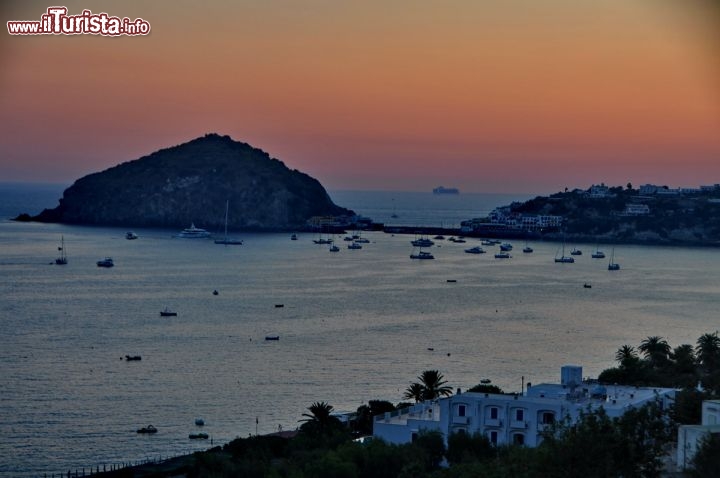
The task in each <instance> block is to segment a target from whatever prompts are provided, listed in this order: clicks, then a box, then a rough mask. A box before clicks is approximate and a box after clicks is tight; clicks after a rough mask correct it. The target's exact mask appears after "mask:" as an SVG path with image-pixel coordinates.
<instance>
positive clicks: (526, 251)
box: [523, 246, 533, 254]
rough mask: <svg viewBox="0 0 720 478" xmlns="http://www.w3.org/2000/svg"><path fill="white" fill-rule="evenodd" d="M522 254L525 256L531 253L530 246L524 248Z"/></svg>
mask: <svg viewBox="0 0 720 478" xmlns="http://www.w3.org/2000/svg"><path fill="white" fill-rule="evenodd" d="M523 252H524V253H525V254H530V253H531V252H533V248H532V247H530V246H525V247H523Z"/></svg>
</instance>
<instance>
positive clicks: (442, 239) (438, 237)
mask: <svg viewBox="0 0 720 478" xmlns="http://www.w3.org/2000/svg"><path fill="white" fill-rule="evenodd" d="M433 239H435V240H436V241H444V240H445V236H443V235H442V234H438V235H437V236H435V237H433Z"/></svg>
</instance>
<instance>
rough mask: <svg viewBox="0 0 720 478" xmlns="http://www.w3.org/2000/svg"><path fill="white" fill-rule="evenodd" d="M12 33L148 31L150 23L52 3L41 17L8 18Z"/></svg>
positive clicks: (109, 33) (118, 33) (121, 32)
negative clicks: (73, 10)
mask: <svg viewBox="0 0 720 478" xmlns="http://www.w3.org/2000/svg"><path fill="white" fill-rule="evenodd" d="M7 27H8V33H9V34H10V35H104V36H120V35H129V36H134V35H147V34H149V33H150V23H148V22H146V21H145V20H143V19H142V18H137V19H135V20H130V19H129V18H127V17H126V18H119V17H112V16H110V15H108V14H107V13H93V12H91V11H90V10H83V12H82V13H81V14H80V15H68V14H67V8H66V7H49V8H48V9H47V13H45V14H43V15H42V16H41V17H40V21H39V22H38V21H31V20H19V21H10V22H7Z"/></svg>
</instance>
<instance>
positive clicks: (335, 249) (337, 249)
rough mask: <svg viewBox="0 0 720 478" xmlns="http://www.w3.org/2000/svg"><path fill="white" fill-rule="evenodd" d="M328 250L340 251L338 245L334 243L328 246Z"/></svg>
mask: <svg viewBox="0 0 720 478" xmlns="http://www.w3.org/2000/svg"><path fill="white" fill-rule="evenodd" d="M329 250H330V252H340V248H339V247H338V246H336V245H335V244H333V245H332V246H330V249H329Z"/></svg>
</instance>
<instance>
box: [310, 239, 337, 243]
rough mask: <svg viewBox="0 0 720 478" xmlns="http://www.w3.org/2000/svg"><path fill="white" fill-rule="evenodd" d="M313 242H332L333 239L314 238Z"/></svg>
mask: <svg viewBox="0 0 720 478" xmlns="http://www.w3.org/2000/svg"><path fill="white" fill-rule="evenodd" d="M313 242H314V243H315V244H332V243H333V240H332V239H323V238H320V239H313Z"/></svg>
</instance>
